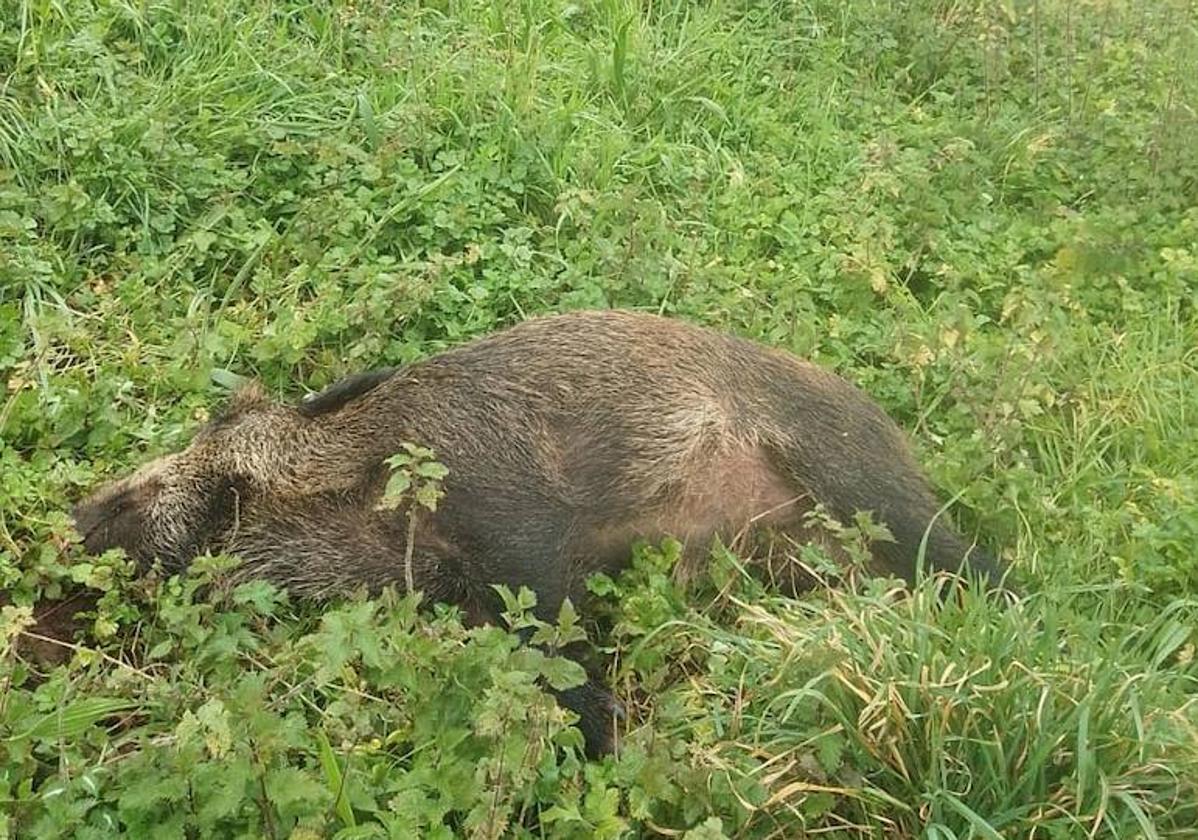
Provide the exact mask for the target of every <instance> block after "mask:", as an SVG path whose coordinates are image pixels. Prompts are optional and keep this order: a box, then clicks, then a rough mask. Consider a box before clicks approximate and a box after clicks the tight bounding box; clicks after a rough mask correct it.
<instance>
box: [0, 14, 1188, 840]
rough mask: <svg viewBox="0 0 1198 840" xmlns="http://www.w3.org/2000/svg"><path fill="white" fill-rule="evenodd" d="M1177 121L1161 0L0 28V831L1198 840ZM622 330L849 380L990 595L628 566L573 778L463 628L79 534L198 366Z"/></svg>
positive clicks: (171, 417) (549, 721)
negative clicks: (97, 491) (304, 595)
mask: <svg viewBox="0 0 1198 840" xmlns="http://www.w3.org/2000/svg"><path fill="white" fill-rule="evenodd" d="M1196 109H1198V14H1196V11H1195V7H1194V5H1193V3H1192V2H1190V0H1147V2H1131V0H1087V1H1086V2H1071V0H994V1H993V2H983V0H929V2H925V3H916V2H901V0H853V2H832V0H809V2H791V1H790V0H752V1H751V2H750V1H749V0H741V1H740V2H736V1H735V0H709V2H687V0H643V1H642V2H635V0H583V2H566V0H521V1H520V2H511V3H504V2H482V0H462V2H457V0H441V2H428V3H417V2H398V3H383V2H378V0H359V2H337V3H330V2H313V3H309V2H299V0H282V1H281V2H276V3H265V2H255V0H210V2H193V1H192V0H179V2H165V0H148V1H147V2H141V3H129V2H115V0H112V1H110V0H31V1H29V2H27V1H26V0H0V376H2V377H3V380H4V382H5V383H6V389H5V390H4V392H3V394H0V499H2V500H3V501H2V505H0V591H3V592H6V593H7V594H6V595H5V596H4V603H7V604H8V605H7V606H5V607H4V608H3V614H2V619H0V640H2V641H0V691H2V695H0V837H4V836H12V837H38V838H50V837H73V838H75V837H77V838H96V837H110V836H118V835H120V836H129V837H150V836H153V837H156V838H157V837H171V836H177V837H201V836H214V837H258V836H265V837H272V838H282V837H292V838H311V837H318V836H336V837H339V838H365V837H380V836H392V837H415V836H421V837H449V836H469V837H479V838H482V837H499V836H509V835H512V836H525V837H617V836H625V835H632V836H654V835H657V834H660V835H663V836H686V837H689V838H694V840H698V838H716V837H721V836H728V837H796V836H801V835H802V834H803V832H805V831H806V832H816V831H821V830H823V831H827V832H829V833H830V836H839V837H910V836H923V837H928V838H953V837H956V838H965V837H977V838H995V837H1003V836H1009V837H1021V838H1022V837H1038V838H1065V837H1090V836H1094V837H1108V838H1127V837H1198V829H1196V828H1195V826H1198V699H1196V698H1198V661H1196V657H1195V650H1196V646H1198V376H1196V374H1198V355H1196V353H1198V351H1196V348H1198V313H1196V311H1195V304H1196V303H1198V112H1196ZM617 305H618V306H626V307H641V308H647V309H652V310H655V311H661V312H665V313H668V314H672V315H677V316H680V317H686V318H690V319H693V320H696V321H699V322H702V323H706V324H709V325H713V326H717V327H721V328H725V329H728V330H732V331H736V332H739V333H741V334H744V335H748V336H753V337H756V338H759V339H761V340H763V341H766V342H769V343H771V344H774V345H778V346H782V347H787V348H791V349H793V350H795V351H797V352H800V353H803V354H806V355H809V356H811V357H813V358H815V359H817V360H819V361H821V362H823V363H825V364H827V365H829V366H831V367H834V368H835V369H837V370H839V371H840V372H842V373H843V374H845V375H846V376H848V377H849V378H850V379H852V380H854V381H856V382H858V383H860V384H861V385H862V386H863V387H865V388H866V389H867V390H868V391H869V392H871V393H872V394H873V395H875V396H876V397H877V398H878V399H879V400H880V401H881V402H882V403H883V404H884V405H885V406H886V408H887V409H888V410H889V411H891V412H892V414H893V415H894V416H895V417H896V418H897V419H898V420H899V421H900V422H901V423H902V424H903V425H904V426H905V427H906V428H908V429H909V430H910V432H911V434H912V437H913V439H914V440H915V442H916V446H917V447H918V450H919V454H920V457H921V459H922V460H923V462H924V463H925V464H926V465H927V468H928V470H929V472H930V473H931V475H932V476H933V477H934V479H935V481H936V482H937V484H938V486H939V487H940V488H941V489H942V491H943V493H944V496H945V498H946V499H949V498H955V499H956V504H955V505H954V507H953V511H952V515H953V516H954V518H955V519H956V521H957V522H958V523H959V524H960V525H961V526H962V527H963V528H965V529H966V530H968V531H969V532H970V533H976V534H978V535H980V538H981V539H982V540H983V541H984V542H986V543H988V544H990V545H992V546H994V547H996V548H999V549H1001V550H1002V552H1003V554H1004V556H1005V557H1007V558H1008V559H1009V560H1010V561H1011V563H1012V564H1013V567H1014V569H1015V574H1016V576H1017V577H1018V578H1019V580H1020V581H1021V582H1022V584H1023V589H1024V592H1023V595H1022V597H1021V599H1020V601H1019V602H1018V603H1017V604H1015V605H1014V606H1011V607H1005V606H1002V605H999V604H997V603H995V602H994V601H993V600H986V599H981V598H978V597H976V596H974V595H968V594H966V595H964V596H962V597H959V598H957V597H954V598H949V599H947V602H946V604H945V605H944V606H943V607H940V606H937V599H936V598H935V597H934V596H935V592H936V589H937V588H938V587H943V586H946V585H948V584H947V583H946V582H945V581H943V580H933V581H928V582H926V583H924V584H922V585H921V586H920V587H919V588H918V589H917V590H916V591H915V592H914V594H903V593H902V592H901V591H900V590H899V589H898V588H896V587H895V586H894V585H893V584H892V583H889V582H886V581H878V580H868V579H863V578H860V577H859V576H856V575H849V576H847V577H846V578H845V579H843V580H839V581H834V583H835V584H836V585H835V586H832V587H830V588H829V589H828V590H827V591H821V592H816V593H813V594H812V595H810V596H808V597H806V598H804V599H801V600H797V601H794V600H787V599H785V598H782V597H780V596H778V595H777V594H776V593H772V592H769V591H763V590H762V589H760V588H759V587H757V586H756V585H755V584H753V583H752V582H751V581H750V580H746V578H745V577H744V576H743V575H742V574H741V573H740V571H739V568H738V566H737V563H736V561H735V558H732V557H730V556H727V555H726V554H725V553H723V552H721V551H718V550H716V551H715V552H714V553H713V557H712V568H711V573H710V574H709V575H708V576H707V577H706V578H705V579H704V580H703V581H701V582H699V583H697V584H695V585H693V586H692V587H691V588H690V589H688V590H687V591H681V590H680V589H679V588H678V587H677V586H676V585H675V584H674V583H673V582H671V578H670V576H669V574H668V572H669V568H670V563H671V560H672V555H671V551H672V547H671V546H670V545H669V544H666V545H664V546H655V547H654V546H651V547H646V548H644V549H643V550H641V551H640V552H639V554H638V560H637V566H636V570H635V571H634V572H633V573H631V574H630V575H628V576H626V577H625V578H623V579H621V580H617V581H611V580H599V581H597V582H596V584H595V587H594V588H595V590H596V591H597V593H598V594H599V595H600V596H601V605H600V608H598V609H597V610H596V612H594V613H592V618H595V617H597V618H598V619H600V620H599V621H590V622H588V623H587V625H586V626H587V627H588V629H589V630H590V631H591V633H592V636H593V638H594V640H595V643H596V644H597V645H598V646H599V647H601V648H604V649H606V650H607V651H608V652H609V653H610V654H611V656H610V660H609V661H610V679H611V681H612V682H613V684H614V685H616V686H617V688H618V692H619V694H620V696H621V698H622V699H623V701H624V703H625V705H626V706H627V709H628V717H627V720H626V721H625V726H624V733H623V743H622V749H621V751H620V753H619V754H618V756H616V757H614V758H609V759H607V760H605V761H603V762H593V763H587V762H585V761H583V760H582V759H581V758H580V755H579V752H578V745H579V737H578V734H577V732H576V731H575V730H573V729H572V728H570V727H569V725H568V724H569V721H568V719H567V717H566V715H565V713H563V712H561V711H560V710H559V709H558V708H557V706H556V705H555V704H554V703H553V702H552V700H550V699H548V698H547V697H546V696H545V695H544V694H543V693H542V692H541V691H540V689H539V688H538V687H537V683H536V679H537V677H538V675H540V674H546V675H548V676H549V677H551V678H553V679H557V680H559V681H560V680H562V679H567V678H568V677H569V676H570V672H569V670H568V669H566V670H565V671H563V668H562V665H561V664H560V661H559V660H555V659H552V658H545V657H544V656H543V655H541V654H539V653H537V652H534V651H530V650H528V649H524V648H520V647H519V646H518V645H517V644H516V642H515V637H514V636H513V635H511V634H509V633H508V632H506V631H505V630H504V629H502V628H483V629H475V630H466V629H463V627H462V626H461V623H460V621H459V619H458V616H457V615H456V614H455V613H454V612H453V611H451V610H447V609H444V608H432V607H431V605H427V604H426V605H422V606H421V607H420V608H419V609H418V608H417V604H416V601H415V599H411V598H398V597H396V596H394V595H393V594H385V595H384V596H382V598H381V599H379V600H374V601H371V600H366V599H365V598H357V599H350V600H347V601H343V602H338V603H334V604H330V605H326V606H324V607H317V606H315V605H312V604H307V603H301V602H296V601H293V600H289V599H287V598H286V597H285V596H284V595H283V594H282V593H280V592H278V591H275V590H273V589H271V588H270V587H269V586H266V585H264V584H249V585H243V586H241V587H237V588H231V587H229V586H228V585H224V584H223V583H222V580H223V574H222V573H223V570H225V569H227V568H228V565H229V563H231V562H234V561H233V560H231V559H229V558H203V559H201V560H200V561H198V562H197V564H196V566H195V569H194V571H193V572H192V573H191V574H189V575H188V576H186V577H183V578H178V577H173V578H168V577H166V576H165V575H161V574H158V575H154V574H151V575H148V576H147V575H135V574H134V573H133V570H131V569H130V568H128V565H127V564H126V563H125V561H123V560H122V559H121V558H120V557H119V556H116V555H111V556H105V557H102V558H89V557H84V556H83V554H82V552H81V551H80V550H79V548H78V547H77V545H76V544H75V543H74V539H75V538H74V537H73V536H72V534H71V533H70V528H69V525H68V522H67V519H66V516H65V514H64V513H63V511H64V509H65V508H66V507H67V506H68V504H69V501H70V500H72V499H74V498H76V497H77V496H78V495H79V494H80V493H82V492H83V491H84V490H85V489H87V488H89V487H91V486H93V485H94V484H95V483H96V482H98V481H100V480H101V479H103V478H105V477H109V476H112V475H114V474H117V473H120V472H122V471H124V470H127V469H128V468H130V467H131V466H132V465H135V464H137V463H139V462H141V461H142V460H144V459H145V458H146V457H148V456H150V455H151V454H155V453H160V452H163V451H166V450H169V449H171V448H175V447H178V446H180V445H181V444H182V443H184V442H185V441H186V439H187V436H188V434H189V433H190V431H191V430H193V429H194V428H195V426H196V425H197V424H198V423H199V422H201V421H202V420H203V419H204V418H205V417H206V416H207V413H208V412H209V411H212V410H214V409H215V407H217V406H218V405H219V403H220V401H221V399H222V398H223V395H224V394H225V393H226V391H227V389H228V388H229V387H230V386H231V385H232V384H233V383H235V382H236V381H237V380H238V378H239V377H242V376H258V377H260V378H261V379H262V380H263V381H264V382H265V383H266V384H267V386H268V387H269V388H270V389H272V390H273V391H275V392H276V393H279V394H285V395H287V396H289V397H294V396H297V395H299V394H300V393H302V392H303V389H305V388H317V387H320V386H322V385H324V384H327V383H328V382H330V381H332V380H333V379H335V378H337V377H338V376H341V375H343V374H345V373H347V372H350V371H356V370H361V369H364V368H367V367H371V366H377V365H382V364H385V363H402V362H406V361H409V360H412V359H416V358H420V357H422V356H425V355H427V354H429V353H432V352H435V351H437V350H438V349H441V348H444V347H447V346H450V345H453V344H455V343H458V342H461V341H464V340H466V339H468V338H469V337H471V336H474V335H477V334H481V333H484V332H486V331H489V330H492V329H494V328H497V327H499V326H501V325H504V324H508V323H512V322H513V321H515V320H517V319H519V318H520V317H523V316H525V315H530V314H534V313H538V312H544V311H552V310H561V309H566V308H572V307H583V306H617ZM512 527H513V528H519V527H520V523H518V522H513V523H512ZM861 536H862V535H861V534H860V533H857V532H855V531H854V529H852V528H847V529H846V533H845V539H846V540H847V541H849V542H850V543H853V542H855V541H857V540H859V539H860V538H861ZM80 591H83V592H91V593H92V594H93V595H98V596H99V600H98V602H97V603H95V604H94V606H93V607H92V608H91V609H90V610H89V611H88V612H87V614H86V618H85V620H84V621H83V623H82V627H81V629H80V632H79V633H78V635H77V636H76V637H75V638H68V639H66V640H64V642H63V643H60V644H57V645H55V643H54V642H53V641H52V640H51V641H44V642H43V647H50V648H54V647H57V648H58V649H59V650H60V651H62V652H65V653H66V654H68V656H66V657H65V659H66V661H65V662H63V663H62V664H60V665H58V666H56V667H51V666H49V665H47V664H39V661H38V660H37V659H35V658H33V657H32V656H30V655H27V653H28V646H27V645H26V646H24V647H23V646H22V645H23V644H24V643H28V642H31V641H34V640H33V639H31V638H30V636H29V635H28V634H29V633H35V632H37V631H38V627H30V626H29V624H28V619H29V615H30V610H31V608H32V607H33V606H34V605H35V604H37V603H39V602H40V603H43V604H44V603H46V602H48V601H50V600H52V599H55V598H59V597H62V596H64V595H67V594H71V593H76V592H80ZM526 607H527V599H525V600H524V601H523V602H522V603H517V602H516V601H513V602H512V604H511V613H512V621H513V622H515V623H520V622H521V621H522V620H526V619H521V615H522V614H523V611H524V609H525V608H526ZM564 624H565V625H566V626H565V627H564V628H561V629H563V631H564V632H565V633H566V635H571V634H572V632H573V629H572V625H571V620H570V616H565V617H564ZM39 626H40V625H39ZM23 633H24V634H25V635H22V634H23ZM64 643H65V644H67V645H70V646H69V647H63V644H64Z"/></svg>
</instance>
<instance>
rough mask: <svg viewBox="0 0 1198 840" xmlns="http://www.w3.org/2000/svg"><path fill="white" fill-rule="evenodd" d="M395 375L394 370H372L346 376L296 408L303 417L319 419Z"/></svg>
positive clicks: (309, 397)
mask: <svg viewBox="0 0 1198 840" xmlns="http://www.w3.org/2000/svg"><path fill="white" fill-rule="evenodd" d="M394 374H395V368H383V369H382V370H372V371H370V372H369V373H358V374H354V375H353V376H347V377H346V378H345V379H342V380H340V381H339V382H334V383H333V384H332V385H330V386H329V387H327V388H325V389H324V390H323V391H320V392H319V393H316V394H308V396H306V397H304V398H303V399H302V400H300V403H299V405H298V406H297V408H298V409H299V412H300V414H302V415H304V416H305V417H319V416H320V415H321V414H330V413H332V412H334V411H338V410H339V409H341V408H344V407H345V406H346V405H347V404H349V403H351V402H353V401H354V400H356V399H357V398H358V397H361V396H363V395H364V394H367V393H369V392H370V391H373V390H374V389H375V388H377V387H378V386H379V385H381V384H382V383H383V382H386V381H387V380H388V379H390V378H391V377H392V376H393V375H394Z"/></svg>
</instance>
